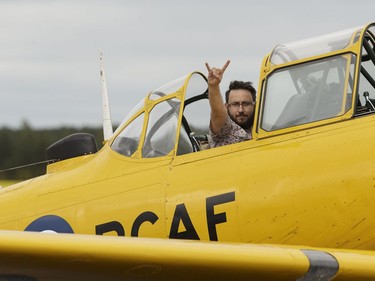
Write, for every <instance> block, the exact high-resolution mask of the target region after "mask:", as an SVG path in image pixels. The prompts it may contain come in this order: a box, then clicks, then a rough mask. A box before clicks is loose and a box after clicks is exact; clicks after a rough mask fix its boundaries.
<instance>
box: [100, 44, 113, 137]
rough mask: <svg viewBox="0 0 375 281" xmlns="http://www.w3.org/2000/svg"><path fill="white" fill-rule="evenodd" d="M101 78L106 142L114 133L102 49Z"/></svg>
mask: <svg viewBox="0 0 375 281" xmlns="http://www.w3.org/2000/svg"><path fill="white" fill-rule="evenodd" d="M100 80H101V84H102V102H103V104H102V106H103V134H104V142H106V141H108V140H109V139H110V137H111V136H112V134H113V127H112V120H111V112H110V110H109V101H108V92H107V81H106V79H105V73H104V59H103V52H102V50H100Z"/></svg>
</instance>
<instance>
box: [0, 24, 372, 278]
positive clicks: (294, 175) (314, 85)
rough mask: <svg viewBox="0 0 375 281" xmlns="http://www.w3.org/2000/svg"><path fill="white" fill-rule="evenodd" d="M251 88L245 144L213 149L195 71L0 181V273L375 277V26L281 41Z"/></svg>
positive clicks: (201, 80) (203, 86) (203, 90)
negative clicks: (101, 140)
mask: <svg viewBox="0 0 375 281" xmlns="http://www.w3.org/2000/svg"><path fill="white" fill-rule="evenodd" d="M102 79H103V81H104V80H105V77H104V72H103V70H102ZM104 90H105V91H106V89H105V88H104ZM258 92H259V93H258V96H257V101H256V110H255V118H254V126H253V129H252V135H253V139H252V140H250V141H246V142H242V143H238V144H233V145H228V146H224V147H219V148H214V149H208V147H207V139H208V137H209V136H208V124H209V115H210V109H209V104H208V99H207V82H206V78H205V76H204V75H203V74H201V73H199V72H193V73H191V74H189V75H187V76H185V77H182V78H180V79H177V80H175V81H173V82H171V83H169V84H167V85H165V86H163V87H161V88H159V89H157V90H155V91H152V92H151V93H150V94H148V95H147V96H146V97H145V98H144V99H143V100H142V101H141V102H140V103H139V104H138V105H137V106H136V107H135V108H134V109H133V110H132V111H131V113H129V115H128V116H127V117H126V118H125V120H124V122H122V124H121V125H120V126H119V127H118V129H117V130H116V131H115V132H112V129H111V125H109V123H110V122H108V120H109V114H108V111H104V115H103V117H104V124H105V125H104V132H105V144H104V146H103V148H102V149H100V151H97V145H96V142H95V139H94V138H93V137H92V136H91V135H87V134H75V135H71V136H68V137H66V138H64V139H62V140H60V141H58V142H56V143H55V144H53V145H51V146H50V147H49V148H48V149H47V158H48V159H47V160H49V161H50V162H51V163H50V164H49V165H48V166H47V172H46V174H45V175H43V176H41V177H37V178H33V179H30V180H28V181H25V182H22V183H18V184H16V185H13V186H10V187H7V188H3V189H1V190H0V206H1V207H0V208H1V211H0V229H2V230H4V231H2V232H0V280H172V279H178V280H211V279H216V280H224V279H230V280H375V204H374V202H375V174H374V171H375V158H374V157H373V154H374V156H375V153H372V151H373V150H374V144H373V143H372V142H373V141H374V140H375V115H374V113H375V23H371V24H368V25H365V26H361V27H356V28H352V29H349V30H344V31H341V32H337V33H333V34H328V35H325V36H320V37H315V38H310V39H306V40H303V41H298V42H292V43H289V44H282V45H278V46H276V47H275V48H274V49H273V50H272V51H271V52H270V53H269V54H268V55H267V56H266V57H265V58H264V60H263V63H262V65H261V70H260V81H259V87H258ZM103 101H104V105H105V106H104V107H105V108H107V107H108V106H107V100H106V98H103ZM18 231H21V232H18ZM22 231H31V232H54V233H59V234H53V235H52V234H45V233H30V232H22ZM68 233H74V234H80V235H69V234H68ZM93 234H95V235H93ZM115 236H125V237H115ZM140 237H141V238H140ZM165 238H169V239H165ZM189 240H190V241H189ZM192 240H196V241H192ZM214 241H215V242H214ZM216 241H218V242H216ZM46 269H48V270H46Z"/></svg>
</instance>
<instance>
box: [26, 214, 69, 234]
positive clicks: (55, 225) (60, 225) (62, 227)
mask: <svg viewBox="0 0 375 281" xmlns="http://www.w3.org/2000/svg"><path fill="white" fill-rule="evenodd" d="M25 231H36V232H42V231H54V232H57V233H74V231H73V229H72V227H71V226H70V225H69V223H68V222H67V221H66V220H64V219H63V218H61V217H59V216H55V215H47V216H43V217H40V218H38V219H36V220H35V221H33V222H32V223H30V224H29V225H28V226H27V227H26V229H25Z"/></svg>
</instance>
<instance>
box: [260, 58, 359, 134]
mask: <svg viewBox="0 0 375 281" xmlns="http://www.w3.org/2000/svg"><path fill="white" fill-rule="evenodd" d="M354 64H355V56H354V55H351V54H345V55H340V56H334V57H330V58H325V59H321V60H317V61H313V62H309V63H304V64H299V65H294V66H290V67H287V68H282V69H280V70H278V71H275V72H274V73H272V74H271V75H270V76H269V77H268V79H267V81H266V89H265V94H264V96H265V100H264V106H263V116H262V121H261V128H262V129H264V130H266V131H273V130H278V129H282V128H287V127H291V126H296V125H301V124H305V123H310V122H314V121H318V120H323V119H327V118H332V117H335V116H338V115H342V114H344V113H345V112H346V111H348V110H349V108H350V107H351V101H352V94H353V87H352V82H353V75H354Z"/></svg>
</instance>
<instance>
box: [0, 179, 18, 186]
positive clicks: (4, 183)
mask: <svg viewBox="0 0 375 281" xmlns="http://www.w3.org/2000/svg"><path fill="white" fill-rule="evenodd" d="M17 182H18V181H17V180H0V186H1V187H6V186H8V185H12V184H14V183H17Z"/></svg>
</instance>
